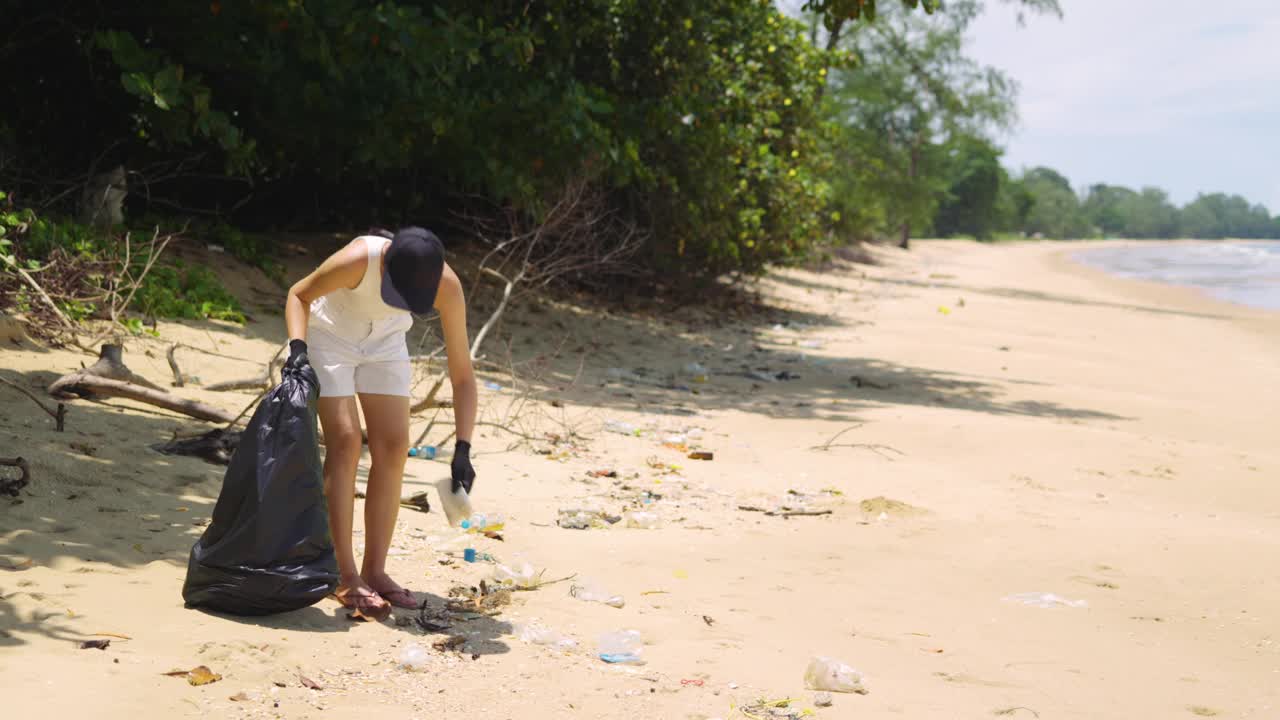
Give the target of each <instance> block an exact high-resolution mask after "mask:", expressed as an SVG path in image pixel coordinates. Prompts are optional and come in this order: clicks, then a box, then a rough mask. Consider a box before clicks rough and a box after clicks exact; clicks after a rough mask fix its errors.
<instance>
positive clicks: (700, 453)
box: [689, 450, 716, 460]
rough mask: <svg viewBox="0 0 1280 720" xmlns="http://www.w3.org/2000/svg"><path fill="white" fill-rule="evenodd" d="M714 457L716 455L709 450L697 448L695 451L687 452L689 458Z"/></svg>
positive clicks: (711, 458)
mask: <svg viewBox="0 0 1280 720" xmlns="http://www.w3.org/2000/svg"><path fill="white" fill-rule="evenodd" d="M715 457H716V454H715V453H713V452H709V451H706V450H697V451H695V452H691V453H689V459H690V460H714V459H715Z"/></svg>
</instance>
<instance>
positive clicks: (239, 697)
mask: <svg viewBox="0 0 1280 720" xmlns="http://www.w3.org/2000/svg"><path fill="white" fill-rule="evenodd" d="M227 699H228V700H231V701H232V702H249V696H248V695H245V694H244V693H242V692H238V693H236V694H235V695H232V696H231V697H229V698H227Z"/></svg>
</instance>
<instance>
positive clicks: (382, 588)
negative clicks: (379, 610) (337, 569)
mask: <svg viewBox="0 0 1280 720" xmlns="http://www.w3.org/2000/svg"><path fill="white" fill-rule="evenodd" d="M364 580H365V582H366V583H368V584H369V587H370V588H372V589H373V590H375V591H376V592H377V593H378V594H379V595H381V596H382V598H383V599H384V600H386V601H387V602H389V603H391V604H392V605H393V606H395V607H398V608H404V609H406V610H414V609H417V607H418V599H417V598H416V597H414V596H413V593H412V592H410V591H408V590H405V589H404V588H402V587H400V585H399V584H397V583H396V581H395V580H392V579H391V577H390V576H388V575H387V574H386V573H382V574H380V575H365V576H364Z"/></svg>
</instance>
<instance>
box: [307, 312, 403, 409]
mask: <svg viewBox="0 0 1280 720" xmlns="http://www.w3.org/2000/svg"><path fill="white" fill-rule="evenodd" d="M307 357H308V359H309V360H310V361H311V367H312V368H314V369H315V371H316V376H317V377H318V378H319V379H320V397H350V396H352V395H355V394H356V393H369V394H373V395H398V396H401V397H409V386H410V384H412V381H413V370H412V368H411V367H410V365H409V350H408V347H406V345H405V335H404V333H396V334H394V335H390V336H387V337H384V338H377V339H374V340H373V341H372V342H370V341H365V342H362V343H352V342H348V341H346V340H343V339H342V338H339V337H337V336H335V335H333V334H331V333H329V332H326V331H324V330H321V329H319V328H316V329H313V330H312V331H311V332H310V333H308V338H307Z"/></svg>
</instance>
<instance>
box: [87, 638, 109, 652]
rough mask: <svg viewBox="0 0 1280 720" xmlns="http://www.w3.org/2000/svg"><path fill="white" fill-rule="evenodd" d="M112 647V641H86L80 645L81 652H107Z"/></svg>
mask: <svg viewBox="0 0 1280 720" xmlns="http://www.w3.org/2000/svg"><path fill="white" fill-rule="evenodd" d="M109 645H111V641H110V640H84V641H82V642H81V643H80V649H81V650H106V649H107V647H108V646H109Z"/></svg>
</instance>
